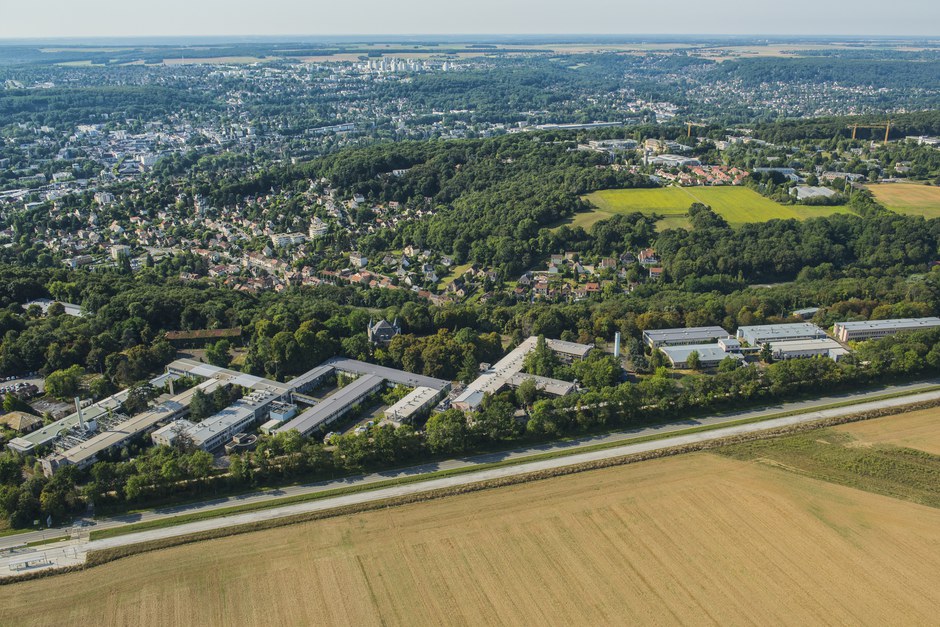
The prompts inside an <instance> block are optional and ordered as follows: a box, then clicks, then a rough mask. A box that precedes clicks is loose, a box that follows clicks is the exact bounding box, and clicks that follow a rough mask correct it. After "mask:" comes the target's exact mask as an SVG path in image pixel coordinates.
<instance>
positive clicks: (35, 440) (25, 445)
mask: <svg viewBox="0 0 940 627" xmlns="http://www.w3.org/2000/svg"><path fill="white" fill-rule="evenodd" d="M178 376H179V375H177V374H168V373H167V374H161V375H160V376H158V377H154V378H153V379H151V380H150V385H152V386H153V387H155V388H161V387H163V386H164V385H166V384H167V383H170V388H171V390H172V382H173V381H174V380H175V379H176V378H178ZM170 393H171V394H172V391H171V392H170ZM127 394H128V390H121V391H120V392H117V393H116V394H112V395H111V396H109V397H107V398H103V399H101V400H100V401H98V402H97V403H91V404H89V405H87V406H85V407H82V411H81V413H82V415H81V417H79V412H78V411H76V412H74V413H71V414H69V415H68V416H66V417H65V418H62V419H61V420H57V421H55V422H53V423H52V424H48V425H46V426H44V427H40V428H39V429H36V430H35V431H33V432H31V433H28V434H26V435H21V436H19V437H16V438H13V439H12V440H10V441H9V442H8V443H7V447H8V448H10V449H11V450H14V451H16V452H17V453H29V452H31V451H33V450H34V449H35V448H37V447H40V446H45V445H47V444H51V443H53V442H55V441H56V440H57V439H58V438H59V436H60V434H62V433H69V432H70V431H73V430H75V429H79V430H81V431H84V430H85V429H84V428H81V424H80V423H81V422H82V421H84V422H85V423H92V422H96V421H97V420H98V419H99V418H101V417H103V416H107V415H108V414H109V412H115V411H117V410H118V409H120V407H121V405H122V404H123V403H124V401H125V400H127Z"/></svg>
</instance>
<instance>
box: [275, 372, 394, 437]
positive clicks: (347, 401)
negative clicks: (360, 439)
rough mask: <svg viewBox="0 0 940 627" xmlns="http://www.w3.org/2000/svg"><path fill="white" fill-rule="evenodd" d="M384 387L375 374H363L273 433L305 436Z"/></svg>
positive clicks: (383, 383) (380, 378) (381, 379)
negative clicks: (293, 430)
mask: <svg viewBox="0 0 940 627" xmlns="http://www.w3.org/2000/svg"><path fill="white" fill-rule="evenodd" d="M384 386H385V379H384V378H382V377H380V376H378V375H375V374H364V375H362V376H361V377H359V378H358V379H356V380H355V381H353V382H352V383H350V384H349V385H346V386H345V387H342V388H340V389H338V390H337V391H336V392H334V393H333V394H330V395H329V396H327V397H326V398H324V399H323V400H322V401H320V402H319V403H317V404H316V405H314V406H313V407H311V408H310V409H308V410H306V411H304V412H303V413H301V414H300V415H299V416H297V417H296V418H294V419H293V420H291V421H289V422H288V423H286V424H284V425H282V426H281V427H279V428H277V429H276V430H275V433H284V432H286V431H290V430H291V429H296V430H297V431H299V432H300V435H307V434H309V433H311V432H313V431H314V430H316V429H318V428H320V427H322V426H324V425H328V424H330V423H331V422H333V421H334V420H336V419H337V418H340V417H341V416H343V415H344V414H346V413H347V412H348V411H349V410H351V409H352V408H353V406H354V405H356V404H357V403H359V402H361V401H362V400H363V399H365V398H366V397H367V396H369V395H370V394H373V393H375V392H377V391H379V390H381V389H382V388H383V387H384Z"/></svg>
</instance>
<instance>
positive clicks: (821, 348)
mask: <svg viewBox="0 0 940 627" xmlns="http://www.w3.org/2000/svg"><path fill="white" fill-rule="evenodd" d="M770 346H771V349H772V353H773V357H774V359H784V360H785V359H796V358H798V357H816V356H818V355H822V356H824V357H828V358H830V359H832V360H833V361H839V360H840V359H842V357H844V356H846V355H848V354H849V351H847V350H846V349H845V348H844V347H843V346H842V345H841V344H839V343H838V342H836V341H835V340H834V339H832V338H828V337H826V338H816V339H812V340H784V341H783V342H773V343H772V344H771V345H770Z"/></svg>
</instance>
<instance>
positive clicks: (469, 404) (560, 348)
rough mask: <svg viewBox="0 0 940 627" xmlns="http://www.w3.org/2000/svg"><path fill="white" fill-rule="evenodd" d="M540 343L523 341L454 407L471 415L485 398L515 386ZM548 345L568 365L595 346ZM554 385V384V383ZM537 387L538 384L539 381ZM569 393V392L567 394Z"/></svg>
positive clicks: (552, 342) (532, 339) (470, 386)
mask: <svg viewBox="0 0 940 627" xmlns="http://www.w3.org/2000/svg"><path fill="white" fill-rule="evenodd" d="M538 341H539V339H538V338H537V337H536V336H534V335H533V336H531V337H528V338H526V339H525V340H523V341H522V343H521V344H519V346H517V347H515V348H514V349H512V350H511V351H509V352H508V353H507V354H506V356H505V357H503V358H502V359H500V360H499V361H498V362H496V363H495V364H494V365H493V366H492V367H490V369H489V370H487V371H486V372H484V373H483V374H482V375H480V376H479V377H477V378H476V379H474V380H473V381H471V382H470V383H469V384H468V385H467V387H466V388H464V390H463V392H461V393H460V394H459V395H458V396H457V397H456V398H455V399H454V400H453V402H452V404H453V406H454V407H456V408H457V409H460V410H463V411H471V410H474V409H476V408H477V407H479V406H480V403H482V402H483V398H484V396H486V395H487V394H495V393H496V392H499V391H500V390H501V389H503V388H504V387H505V386H507V385H511V384H512V380H513V377H515V376H516V375H518V374H519V373H521V372H522V367H523V366H524V365H525V358H526V357H527V356H528V355H529V353H531V352H532V351H534V350H535V349H536V347H537V346H538ZM545 345H546V346H547V347H548V348H549V349H551V350H552V351H554V352H555V353H557V354H558V355H559V356H560V357H561V358H562V359H566V360H569V361H572V360H575V359H584V357H585V356H586V355H587V354H588V353H589V352H591V349H592V348H593V346H591V345H589V344H578V343H576V342H565V341H562V340H548V339H546V340H545ZM552 381H554V380H552ZM536 385H538V382H537V381H536ZM552 389H561V388H560V387H559V386H557V385H552V386H549V387H548V388H547V389H546V391H549V390H552ZM566 393H567V392H566Z"/></svg>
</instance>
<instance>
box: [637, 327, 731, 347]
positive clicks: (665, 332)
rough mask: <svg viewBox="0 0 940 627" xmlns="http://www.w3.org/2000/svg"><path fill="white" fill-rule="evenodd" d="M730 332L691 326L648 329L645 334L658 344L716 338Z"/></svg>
mask: <svg viewBox="0 0 940 627" xmlns="http://www.w3.org/2000/svg"><path fill="white" fill-rule="evenodd" d="M730 335H731V334H730V333H728V332H727V331H725V330H724V329H722V328H721V327H717V326H716V327H689V328H681V329H648V330H646V331H643V336H644V337H645V338H646V339H647V341H649V342H653V343H654V344H656V345H659V344H668V343H670V342H694V341H696V340H716V339H718V338H722V337H730Z"/></svg>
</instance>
